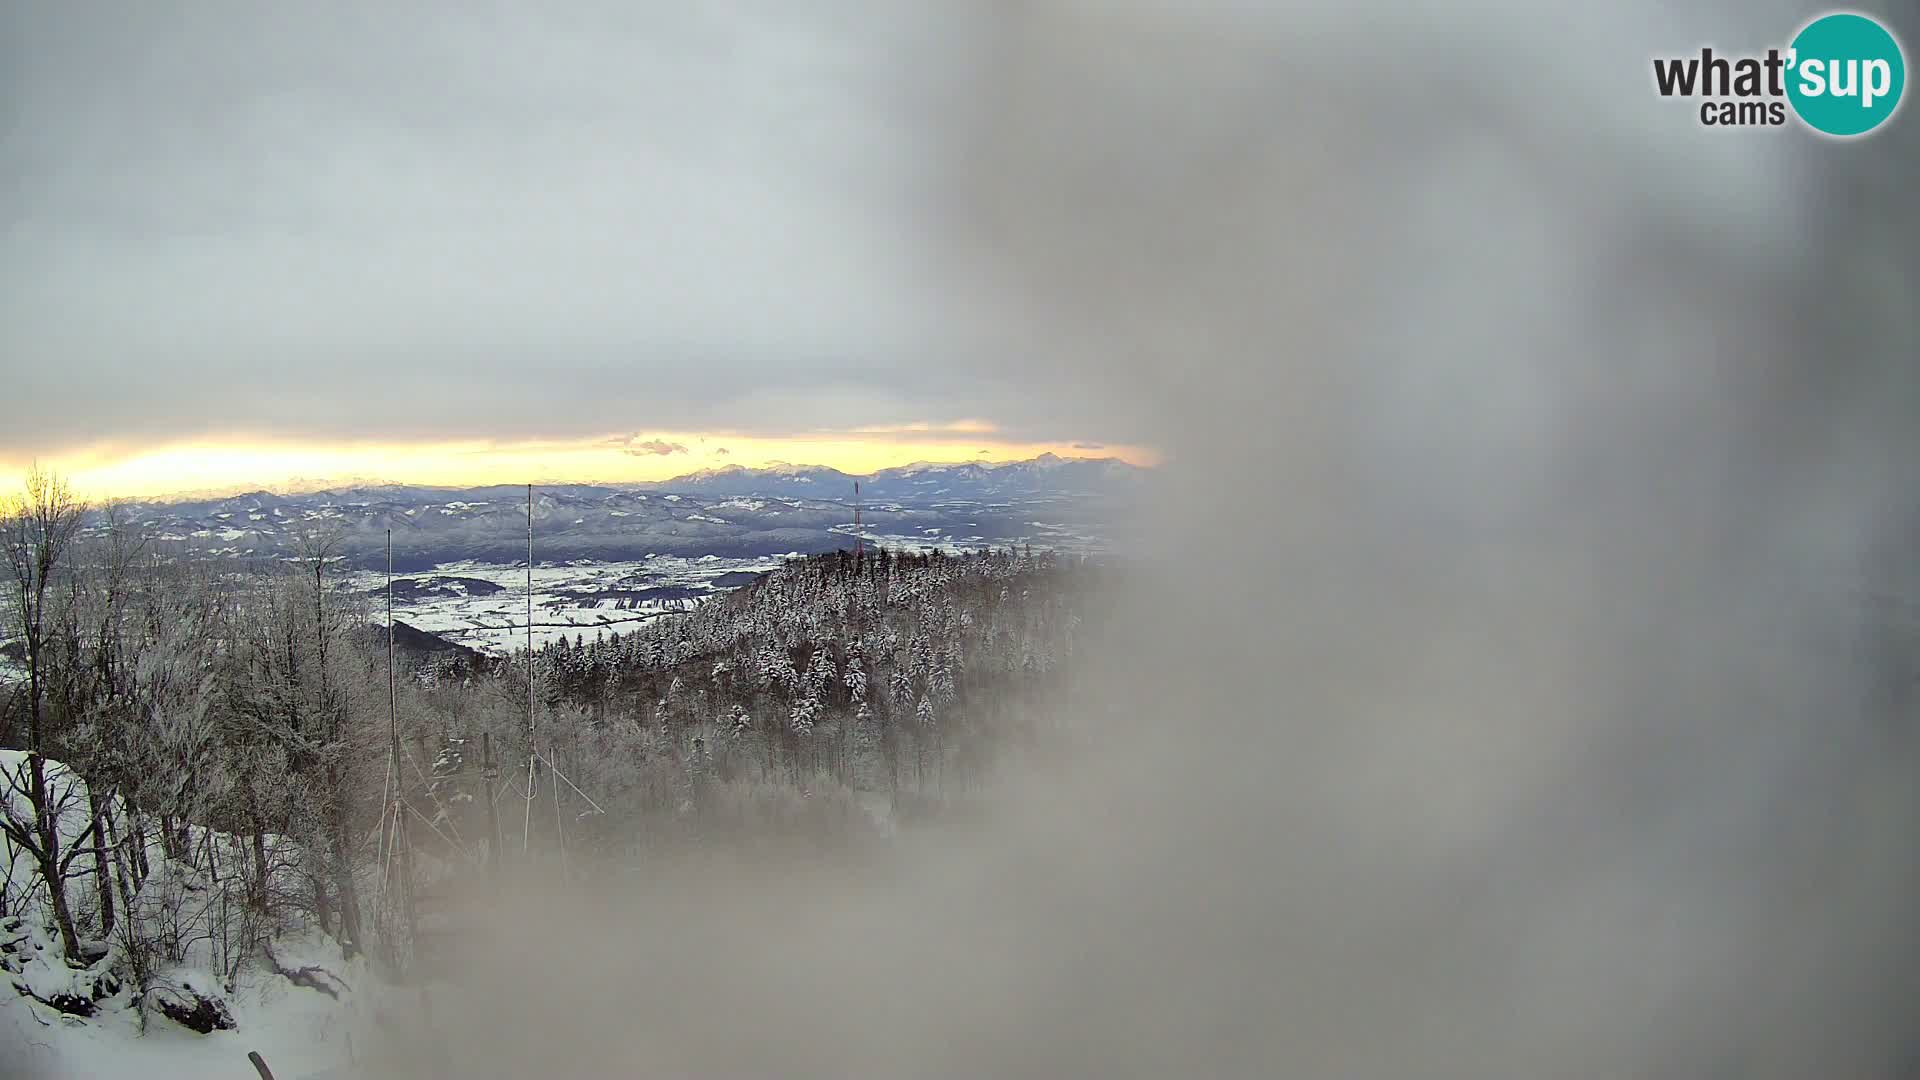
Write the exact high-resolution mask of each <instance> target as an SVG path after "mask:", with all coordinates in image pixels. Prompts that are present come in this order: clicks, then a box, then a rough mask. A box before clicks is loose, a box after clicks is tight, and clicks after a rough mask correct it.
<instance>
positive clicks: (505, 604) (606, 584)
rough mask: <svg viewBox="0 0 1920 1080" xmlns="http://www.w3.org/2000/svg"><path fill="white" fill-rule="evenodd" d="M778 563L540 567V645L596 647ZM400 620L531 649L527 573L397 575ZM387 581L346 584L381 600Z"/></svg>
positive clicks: (518, 569)
mask: <svg viewBox="0 0 1920 1080" xmlns="http://www.w3.org/2000/svg"><path fill="white" fill-rule="evenodd" d="M779 564H780V559H779V558H759V559H729V558H722V557H720V556H717V555H705V556H701V557H699V558H681V557H678V556H671V555H653V556H649V557H647V558H645V559H640V560H635V561H631V562H593V561H579V562H569V563H561V564H557V565H553V564H539V565H536V566H535V567H534V568H533V639H534V644H535V645H536V646H538V645H543V644H546V643H548V642H551V641H554V640H557V639H559V638H563V637H565V638H572V637H574V636H575V635H579V636H582V637H585V638H587V639H589V640H591V639H593V638H596V637H599V636H600V635H602V634H605V633H609V632H615V631H617V632H621V633H625V632H627V631H630V630H633V629H634V628H636V627H638V626H639V625H641V624H642V623H644V622H646V621H647V620H649V619H653V618H657V617H659V616H661V615H670V614H673V613H675V612H681V611H689V610H692V609H693V608H694V607H695V606H697V605H698V604H701V603H703V602H705V601H706V600H709V599H712V598H713V597H715V596H718V595H720V594H722V593H725V592H727V591H728V590H729V589H732V588H736V587H738V586H739V585H741V584H744V583H745V582H746V581H747V580H748V575H752V574H761V573H765V572H766V571H768V570H772V569H773V568H774V567H776V566H778V565H779ZM394 580H395V585H396V589H395V595H394V618H395V619H397V620H398V621H400V622H404V623H406V624H407V625H409V626H412V627H415V628H417V629H420V630H425V631H427V632H429V633H433V634H437V635H439V636H441V637H443V638H446V639H447V640H449V641H454V642H458V643H459V644H462V645H465V646H467V647H468V648H472V649H479V650H481V651H483V652H492V653H501V652H506V651H509V650H512V649H515V648H518V647H520V646H522V645H524V644H525V643H526V633H527V631H526V625H527V568H526V565H525V564H524V563H523V564H521V565H519V566H507V565H502V564H498V563H479V562H452V563H442V564H440V565H439V566H436V567H435V568H434V569H433V570H432V571H431V572H429V573H424V574H403V575H398V576H396V577H395V579H394ZM385 583H386V577H385V575H384V574H378V573H358V574H355V575H353V576H352V577H351V578H349V579H348V585H349V587H351V588H354V589H356V590H359V591H363V592H366V593H368V594H369V595H371V596H372V597H373V598H374V600H375V602H376V603H384V597H385V587H386V584H385Z"/></svg>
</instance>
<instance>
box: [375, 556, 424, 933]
mask: <svg viewBox="0 0 1920 1080" xmlns="http://www.w3.org/2000/svg"><path fill="white" fill-rule="evenodd" d="M387 734H388V754H387V783H388V785H389V788H388V790H390V791H391V792H392V793H393V798H392V799H391V800H390V801H389V802H388V804H387V806H385V807H383V808H382V809H383V812H384V813H388V814H391V815H392V817H391V819H390V820H389V826H390V828H391V829H392V839H391V840H390V841H389V843H388V846H387V859H388V861H389V864H391V863H392V861H394V859H395V857H396V856H397V857H398V864H399V865H398V868H397V869H398V882H397V889H398V895H399V903H400V917H401V919H402V923H401V925H402V926H403V927H404V928H405V930H406V938H405V943H406V944H405V949H407V950H410V949H411V948H412V946H413V940H414V935H415V930H416V927H415V920H414V897H413V843H412V840H411V839H410V837H409V836H408V830H407V810H408V807H407V799H406V795H405V794H404V792H405V789H406V780H405V777H404V775H403V774H402V772H401V769H400V707H399V688H398V677H397V675H396V671H395V657H394V630H393V530H392V529H388V530H387ZM393 876H394V875H393V872H392V869H391V868H390V870H389V874H388V878H389V880H388V882H387V885H388V886H390V887H391V886H395V882H394V881H393V880H392V879H393ZM388 895H389V896H391V895H393V894H392V892H391V891H389V893H388ZM402 955H404V953H403V950H402V949H401V948H396V949H395V950H394V956H395V960H396V962H398V961H399V958H400V957H401V956H402Z"/></svg>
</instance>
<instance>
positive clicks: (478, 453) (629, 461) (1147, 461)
mask: <svg viewBox="0 0 1920 1080" xmlns="http://www.w3.org/2000/svg"><path fill="white" fill-rule="evenodd" d="M1041 454H1056V455H1058V456H1060V457H1114V458H1119V459H1121V460H1123V461H1127V462H1129V463H1132V464H1136V465H1155V464H1158V463H1159V456H1158V454H1156V453H1155V452H1154V451H1153V450H1152V449H1150V448H1147V447H1143V446H1123V445H1111V444H1101V443H1088V442H1075V441H1058V442H1027V441H1010V440H1005V439H1002V438H999V437H997V436H996V434H995V428H994V427H993V425H991V424H987V423H984V422H977V421H965V422H960V423H956V424H945V425H933V424H909V425H894V426H887V427H874V428H865V429H856V430H848V431H835V432H814V433H801V434H794V435H784V436H768V435H746V434H739V433H726V432H676V431H647V432H638V433H626V434H618V435H612V434H610V435H603V436H598V437H591V438H574V439H553V440H526V441H511V442H509V441H492V440H478V439H473V440H452V441H432V442H336V443H326V442H300V441H291V440H281V439H273V438H268V437H242V436H235V437H229V438H220V439H212V438H210V439H202V440H193V441H182V442H175V443H169V444H165V445H157V446H146V447H126V446H113V445H106V446H96V447H89V448H82V449H76V450H72V451H67V452H59V453H53V454H48V455H43V456H41V457H39V458H37V459H35V460H34V461H6V462H0V471H3V472H4V474H5V475H6V477H7V478H8V480H9V486H11V487H17V486H18V483H19V480H20V478H21V477H22V476H23V475H24V473H25V472H26V470H27V469H28V468H30V467H31V466H32V465H34V464H38V465H39V466H40V467H41V468H43V469H50V470H52V471H55V472H57V473H59V474H60V475H62V476H64V477H65V478H66V479H67V480H68V481H69V482H70V483H71V484H72V485H73V487H74V489H75V491H76V492H78V493H79V494H81V495H82V496H84V497H86V498H89V499H125V498H156V497H165V496H172V495H186V494H229V493H233V492H237V491H246V490H255V489H262V488H264V489H267V490H273V491H280V492H290V491H300V490H317V489H320V488H325V487H333V486H339V485H343V484H350V483H406V484H422V485H428V486H444V487H467V486H480V485H485V484H500V483H528V482H531V483H576V484H577V483H632V482H638V481H650V480H666V479H670V478H672V477H675V476H680V475H683V474H685V473H689V472H694V471H696V470H700V469H714V468H723V467H725V466H728V465H739V466H743V467H746V468H764V467H767V466H770V465H776V464H781V463H791V464H805V465H825V466H828V467H831V468H836V469H840V470H842V471H844V472H848V473H854V474H864V473H870V472H873V471H875V470H878V469H885V468H891V467H895V466H900V465H906V464H909V463H911V462H915V461H943V462H954V461H981V462H1000V461H1018V460H1024V459H1028V458H1033V457H1038V456H1039V455H1041Z"/></svg>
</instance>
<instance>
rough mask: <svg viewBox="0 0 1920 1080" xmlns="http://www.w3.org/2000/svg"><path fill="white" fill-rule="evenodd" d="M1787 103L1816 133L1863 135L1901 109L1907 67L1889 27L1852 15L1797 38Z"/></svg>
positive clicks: (1818, 22)
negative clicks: (1789, 103)
mask: <svg viewBox="0 0 1920 1080" xmlns="http://www.w3.org/2000/svg"><path fill="white" fill-rule="evenodd" d="M1787 64H1788V73H1789V74H1788V82H1787V100H1788V101H1790V102H1792V103H1793V111H1794V112H1796V113H1799V114H1800V119H1801V120H1803V121H1805V122H1806V124H1807V126H1808V127H1810V128H1813V129H1814V130H1815V131H1819V132H1824V133H1825V134H1828V135H1838V136H1842V137H1845V136H1850V135H1864V134H1866V133H1867V132H1869V131H1872V130H1873V129H1874V128H1877V127H1879V126H1880V125H1881V124H1883V123H1885V122H1886V121H1887V118H1888V117H1890V116H1892V115H1893V114H1894V112H1895V110H1897V109H1899V108H1900V98H1901V96H1902V95H1903V94H1904V93H1905V91H1906V89H1907V64H1906V60H1905V58H1903V57H1902V56H1901V55H1900V43H1899V42H1897V41H1895V40H1894V39H1893V35H1892V34H1890V33H1888V32H1887V29H1886V27H1884V26H1881V25H1880V24H1879V23H1877V22H1875V21H1873V20H1872V19H1869V18H1867V17H1866V16H1865V15H1856V14H1853V13H1852V12H1840V13H1837V14H1833V15H1822V16H1821V17H1820V18H1818V19H1815V20H1813V21H1812V22H1810V23H1808V24H1807V25H1806V26H1805V27H1804V28H1802V29H1801V31H1800V33H1799V34H1797V35H1795V36H1794V39H1793V42H1792V44H1791V45H1790V46H1789V52H1788V60H1787Z"/></svg>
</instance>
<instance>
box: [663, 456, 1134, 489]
mask: <svg viewBox="0 0 1920 1080" xmlns="http://www.w3.org/2000/svg"><path fill="white" fill-rule="evenodd" d="M1148 472H1149V470H1146V469H1142V468H1140V467H1138V466H1135V465H1129V464H1127V463H1126V462H1124V461H1121V460H1119V459H1118V458H1063V457H1058V456H1056V455H1053V454H1042V455H1040V456H1039V457H1037V458H1033V459H1031V460H1028V461H1007V462H979V461H968V462H932V461H920V462H915V463H914V464H912V465H902V466H900V467H898V468H893V469H881V470H880V471H878V472H874V473H868V474H866V475H858V474H853V473H845V472H841V471H840V470H839V469H831V468H828V467H826V466H824V465H786V464H776V465H772V466H769V467H767V468H763V469H749V468H743V467H741V466H739V465H729V466H726V467H725V468H720V469H703V470H701V471H699V472H692V473H688V474H686V475H685V476H677V477H674V478H673V479H671V480H663V481H660V482H658V483H655V484H648V485H641V486H643V487H647V488H653V489H658V490H661V491H679V492H691V493H695V494H703V495H793V496H798V497H803V498H806V497H811V498H843V497H850V496H851V493H852V488H853V483H854V481H856V480H857V481H859V482H860V493H861V495H862V497H864V498H871V499H882V500H884V499H922V498H934V499H997V498H1007V497H1010V496H1035V495H1117V494H1126V493H1130V492H1131V491H1133V490H1134V488H1135V487H1136V486H1137V485H1138V484H1139V483H1140V482H1141V481H1142V479H1143V478H1144V477H1145V476H1146V475H1147V474H1148Z"/></svg>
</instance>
